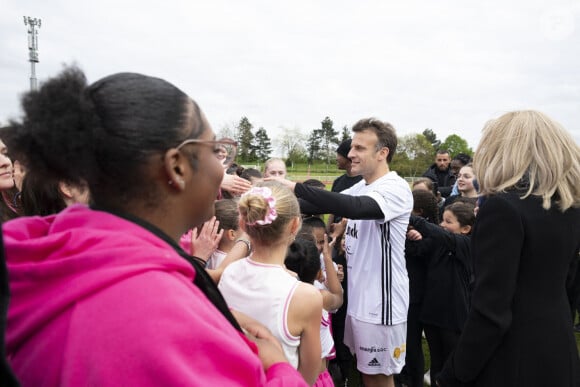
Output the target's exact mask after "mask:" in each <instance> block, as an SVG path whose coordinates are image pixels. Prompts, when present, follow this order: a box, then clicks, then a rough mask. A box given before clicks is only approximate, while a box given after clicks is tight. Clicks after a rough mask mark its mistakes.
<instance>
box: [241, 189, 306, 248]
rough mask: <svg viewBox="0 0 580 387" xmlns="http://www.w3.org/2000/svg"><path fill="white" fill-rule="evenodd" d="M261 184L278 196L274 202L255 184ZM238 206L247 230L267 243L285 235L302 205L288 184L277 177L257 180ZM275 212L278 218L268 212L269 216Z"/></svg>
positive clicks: (253, 236)
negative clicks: (262, 180)
mask: <svg viewBox="0 0 580 387" xmlns="http://www.w3.org/2000/svg"><path fill="white" fill-rule="evenodd" d="M261 187H267V188H269V189H270V191H271V195H269V196H271V197H273V198H274V199H275V204H274V205H273V206H272V205H271V203H269V200H268V198H267V197H265V196H264V195H263V194H262V193H259V192H260V191H258V190H256V188H258V189H259V188H261ZM267 196H268V195H267ZM272 207H274V208H272ZM238 208H239V211H240V219H241V220H242V224H243V225H244V229H245V231H246V233H247V234H248V236H249V237H250V238H251V239H252V241H253V242H254V243H257V244H267V243H272V242H276V241H278V240H280V239H281V238H282V237H284V236H285V235H284V232H285V228H286V226H287V225H288V223H289V222H290V221H291V220H292V219H293V218H296V217H300V206H299V205H298V200H297V199H296V196H295V195H294V193H293V192H292V191H291V190H290V189H289V188H287V187H286V186H284V185H283V184H281V183H278V182H276V181H266V182H261V183H258V184H256V187H255V188H252V189H251V190H250V191H248V192H247V193H245V194H244V195H242V197H241V198H240V201H239V204H238ZM273 213H275V219H273V220H271V221H270V220H267V219H268V217H269V216H270V219H271V218H272V217H274V216H272V214H273ZM264 220H266V222H264ZM260 223H265V224H260Z"/></svg>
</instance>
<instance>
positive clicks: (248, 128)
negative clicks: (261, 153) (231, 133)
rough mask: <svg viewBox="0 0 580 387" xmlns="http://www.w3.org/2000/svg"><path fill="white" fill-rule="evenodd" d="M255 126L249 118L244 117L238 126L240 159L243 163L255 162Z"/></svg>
mask: <svg viewBox="0 0 580 387" xmlns="http://www.w3.org/2000/svg"><path fill="white" fill-rule="evenodd" d="M253 128H254V127H253V125H252V124H251V123H250V120H248V118H247V117H242V119H241V120H240V122H239V124H238V126H237V134H238V137H237V139H236V140H237V141H238V158H239V160H240V161H241V162H249V161H253V160H255V158H256V154H255V148H254V147H253V146H252V143H253V141H254V134H253V133H252V129H253Z"/></svg>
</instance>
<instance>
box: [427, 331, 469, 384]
mask: <svg viewBox="0 0 580 387" xmlns="http://www.w3.org/2000/svg"><path fill="white" fill-rule="evenodd" d="M423 329H424V330H425V337H426V338H427V344H429V353H430V354H431V385H432V386H436V384H435V378H436V377H437V375H438V374H439V372H441V369H442V368H443V365H444V364H445V361H446V360H447V357H448V356H449V355H450V354H451V352H453V350H454V349H455V346H456V345H457V341H458V340H459V336H460V334H461V332H459V331H453V330H450V329H446V328H441V327H437V326H434V325H429V324H425V325H424V328H423Z"/></svg>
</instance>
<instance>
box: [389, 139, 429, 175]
mask: <svg viewBox="0 0 580 387" xmlns="http://www.w3.org/2000/svg"><path fill="white" fill-rule="evenodd" d="M398 142H399V145H398V146H397V149H398V150H397V153H395V157H396V156H397V155H400V157H399V158H398V162H400V163H401V165H400V166H399V168H401V169H400V172H401V173H404V175H405V176H419V175H421V174H422V173H423V172H424V171H425V170H426V169H427V168H428V167H429V165H430V164H431V162H432V161H433V152H434V148H433V145H432V144H431V142H430V141H429V139H427V137H425V136H424V135H423V134H408V135H406V136H404V137H403V138H400V139H399V141H398Z"/></svg>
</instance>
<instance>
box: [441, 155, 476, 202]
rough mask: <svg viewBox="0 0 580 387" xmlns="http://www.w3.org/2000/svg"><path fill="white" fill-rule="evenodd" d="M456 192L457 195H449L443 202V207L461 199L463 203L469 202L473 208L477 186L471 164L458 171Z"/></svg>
mask: <svg viewBox="0 0 580 387" xmlns="http://www.w3.org/2000/svg"><path fill="white" fill-rule="evenodd" d="M457 191H458V192H459V194H458V195H451V196H449V197H448V198H447V199H446V200H445V204H444V207H447V206H449V205H451V204H453V203H454V202H455V201H458V200H459V199H462V201H464V202H469V203H471V204H473V205H474V206H475V205H476V203H477V195H478V191H479V184H478V183H477V178H476V177H475V174H474V172H473V165H472V164H467V165H466V166H464V167H462V168H461V169H460V170H459V173H458V175H457Z"/></svg>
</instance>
